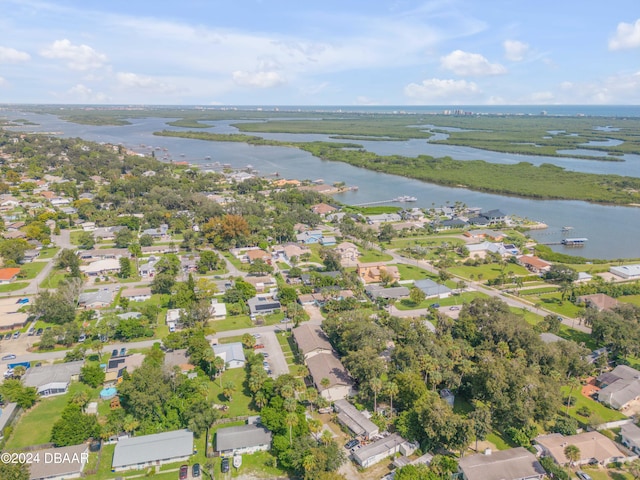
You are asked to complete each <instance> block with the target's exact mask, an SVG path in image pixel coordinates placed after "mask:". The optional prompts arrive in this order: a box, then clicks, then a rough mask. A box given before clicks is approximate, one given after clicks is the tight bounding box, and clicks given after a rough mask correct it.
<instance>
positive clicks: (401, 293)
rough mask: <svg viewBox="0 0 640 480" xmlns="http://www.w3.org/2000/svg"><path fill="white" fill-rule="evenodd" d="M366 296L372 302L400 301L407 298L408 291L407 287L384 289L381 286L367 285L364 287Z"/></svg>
mask: <svg viewBox="0 0 640 480" xmlns="http://www.w3.org/2000/svg"><path fill="white" fill-rule="evenodd" d="M364 290H365V292H366V293H367V295H369V296H370V297H371V299H373V300H377V299H378V298H383V299H385V300H400V299H403V298H409V293H410V292H409V289H408V288H407V287H389V288H384V287H382V286H381V285H367V286H366V287H364Z"/></svg>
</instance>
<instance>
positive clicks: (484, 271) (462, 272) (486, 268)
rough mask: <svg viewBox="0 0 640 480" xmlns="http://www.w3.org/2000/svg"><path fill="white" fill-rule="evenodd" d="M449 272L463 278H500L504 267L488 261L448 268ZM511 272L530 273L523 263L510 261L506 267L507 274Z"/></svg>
mask: <svg viewBox="0 0 640 480" xmlns="http://www.w3.org/2000/svg"><path fill="white" fill-rule="evenodd" d="M448 272H449V273H451V274H453V275H457V276H459V277H462V278H468V279H476V280H480V279H482V280H493V279H494V278H498V277H499V276H500V273H501V272H502V267H501V266H500V265H498V264H496V263H488V264H485V265H478V266H476V267H473V266H467V265H460V266H457V267H452V268H449V269H448ZM509 272H513V274H514V275H518V276H526V275H529V271H528V270H527V269H526V268H524V267H523V266H521V265H516V264H515V263H508V264H507V265H506V266H505V268H504V273H505V274H506V275H508V274H509Z"/></svg>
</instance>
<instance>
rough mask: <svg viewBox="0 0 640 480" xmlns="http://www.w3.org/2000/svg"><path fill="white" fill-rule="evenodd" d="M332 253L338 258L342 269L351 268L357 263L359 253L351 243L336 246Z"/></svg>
mask: <svg viewBox="0 0 640 480" xmlns="http://www.w3.org/2000/svg"><path fill="white" fill-rule="evenodd" d="M334 251H335V252H336V253H337V254H338V256H339V257H340V265H342V266H343V267H353V266H355V265H356V264H357V262H358V257H359V256H360V251H359V250H358V247H356V246H355V245H354V244H353V243H351V242H342V243H340V244H338V245H337V246H336V248H335V249H334Z"/></svg>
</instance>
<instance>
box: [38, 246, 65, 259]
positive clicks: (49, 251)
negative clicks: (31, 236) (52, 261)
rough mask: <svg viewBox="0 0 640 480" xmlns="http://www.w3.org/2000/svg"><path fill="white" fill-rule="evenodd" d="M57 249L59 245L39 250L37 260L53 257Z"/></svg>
mask: <svg viewBox="0 0 640 480" xmlns="http://www.w3.org/2000/svg"><path fill="white" fill-rule="evenodd" d="M58 250H60V247H49V248H43V249H42V250H40V255H38V260H47V259H49V258H53V257H54V256H55V255H56V253H58Z"/></svg>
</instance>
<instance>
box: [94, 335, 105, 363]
mask: <svg viewBox="0 0 640 480" xmlns="http://www.w3.org/2000/svg"><path fill="white" fill-rule="evenodd" d="M103 348H104V342H103V341H102V340H100V339H98V340H94V341H93V343H91V349H92V350H93V351H94V352H96V353H97V354H98V359H99V360H100V361H101V362H102V349H103Z"/></svg>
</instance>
